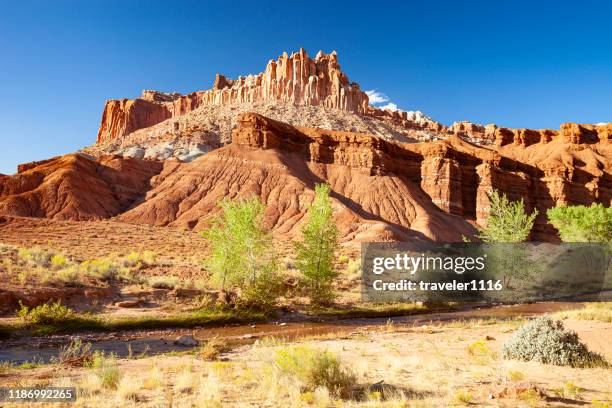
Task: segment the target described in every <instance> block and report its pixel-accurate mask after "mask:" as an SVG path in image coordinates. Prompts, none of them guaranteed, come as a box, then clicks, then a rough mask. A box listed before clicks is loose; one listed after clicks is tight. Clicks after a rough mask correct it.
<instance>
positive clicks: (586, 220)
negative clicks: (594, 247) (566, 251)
mask: <svg viewBox="0 0 612 408" xmlns="http://www.w3.org/2000/svg"><path fill="white" fill-rule="evenodd" d="M546 215H547V216H548V219H549V221H550V223H551V224H552V225H553V226H554V227H555V228H557V229H558V230H559V235H560V236H561V239H562V240H563V241H565V242H612V207H607V208H606V207H605V206H604V205H603V204H593V205H591V206H590V207H586V206H584V205H575V206H559V207H555V208H551V209H549V210H548V211H547V212H546Z"/></svg>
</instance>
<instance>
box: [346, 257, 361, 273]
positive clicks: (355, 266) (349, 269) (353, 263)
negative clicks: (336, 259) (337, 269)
mask: <svg viewBox="0 0 612 408" xmlns="http://www.w3.org/2000/svg"><path fill="white" fill-rule="evenodd" d="M360 271H361V259H351V260H350V261H348V265H347V266H346V274H347V275H349V276H355V275H357V274H359V272H360Z"/></svg>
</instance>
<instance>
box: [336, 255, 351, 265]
mask: <svg viewBox="0 0 612 408" xmlns="http://www.w3.org/2000/svg"><path fill="white" fill-rule="evenodd" d="M349 260H350V258H349V257H348V255H344V254H343V255H340V256H339V257H338V263H340V264H345V263H347V262H348V261H349Z"/></svg>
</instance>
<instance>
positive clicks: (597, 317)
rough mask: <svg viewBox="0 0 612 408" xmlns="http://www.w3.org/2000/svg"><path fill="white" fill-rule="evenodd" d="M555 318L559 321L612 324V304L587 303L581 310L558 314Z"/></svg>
mask: <svg viewBox="0 0 612 408" xmlns="http://www.w3.org/2000/svg"><path fill="white" fill-rule="evenodd" d="M553 317H555V318H557V319H574V320H592V321H599V322H604V323H612V302H592V303H586V304H585V305H584V307H583V308H581V309H576V310H568V311H564V312H558V313H555V314H554V315H553Z"/></svg>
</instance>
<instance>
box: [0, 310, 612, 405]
mask: <svg viewBox="0 0 612 408" xmlns="http://www.w3.org/2000/svg"><path fill="white" fill-rule="evenodd" d="M520 323H521V322H520V321H518V322H517V321H512V322H497V323H495V322H491V321H476V322H471V323H466V322H462V323H457V322H455V323H448V324H432V325H428V326H421V327H415V326H412V325H410V324H392V325H381V326H380V327H379V328H378V329H377V330H373V331H367V332H365V331H364V332H360V331H356V332H352V333H348V334H347V333H338V334H334V333H326V334H324V335H322V336H318V337H314V338H305V339H301V340H300V341H299V343H300V344H301V345H307V346H309V347H314V348H317V349H321V350H327V351H330V352H333V353H334V354H336V355H338V356H339V357H340V358H341V360H342V361H343V362H344V363H345V364H346V365H347V366H349V367H350V369H351V370H352V371H353V372H354V373H356V374H357V377H358V384H359V385H360V386H364V387H367V386H371V385H372V384H380V382H381V381H383V384H386V385H387V387H388V389H389V390H394V393H395V394H393V393H390V395H395V396H392V397H390V399H389V400H387V401H376V398H377V396H376V394H370V395H369V397H366V400H360V401H356V400H350V399H348V400H346V399H345V400H336V401H333V398H332V397H330V396H329V395H327V394H325V392H323V391H320V392H318V394H317V393H316V392H315V393H314V396H313V395H311V394H312V393H311V394H308V393H304V392H300V389H299V387H298V386H297V385H296V383H295V381H292V380H291V379H290V378H284V377H282V376H280V377H279V376H277V375H275V374H274V371H273V370H272V369H271V367H272V366H273V360H274V356H275V355H276V353H277V351H278V350H279V349H283V348H285V347H287V345H286V344H285V343H282V342H280V341H276V340H274V339H261V340H260V341H258V342H256V343H255V344H251V345H245V346H242V347H240V348H238V349H235V350H233V351H231V352H229V353H228V354H225V355H222V356H220V357H219V360H218V361H212V362H210V361H204V360H203V359H202V358H200V357H198V355H197V353H196V354H195V355H191V354H188V355H163V356H155V357H148V358H138V359H120V360H118V362H117V364H118V368H119V371H120V373H121V380H120V382H119V385H118V388H117V389H104V388H103V387H101V386H100V385H99V383H98V382H96V380H95V378H96V377H95V370H93V369H91V368H89V369H88V368H74V369H70V370H66V368H65V367H62V366H58V365H52V366H44V367H39V368H34V369H8V370H6V369H5V370H4V371H3V372H2V374H1V375H0V384H1V385H2V386H12V385H18V384H20V385H34V384H41V385H72V386H78V387H80V390H81V391H80V396H79V399H78V400H77V402H76V404H75V405H74V406H97V407H110V406H138V407H141V406H142V407H161V406H177V407H187V406H209V407H211V406H230V407H244V406H251V407H258V406H267V407H294V406H295V407H298V406H371V407H374V406H396V407H401V406H407V407H408V406H415V407H443V406H490V407H520V406H542V407H543V406H553V407H562V406H563V407H566V406H567V407H571V406H582V405H591V404H593V406H600V407H603V406H609V405H597V404H598V403H599V404H606V403H607V404H610V403H611V401H612V375H610V374H611V371H610V369H607V368H589V369H578V368H569V367H556V366H550V365H544V364H539V363H534V362H518V361H506V360H502V359H501V358H500V357H499V353H500V350H501V346H502V343H503V342H504V340H505V339H507V338H508V337H509V336H510V335H511V334H512V332H513V331H514V330H516V328H517V327H518V325H519V324H520ZM566 325H567V327H568V328H572V329H574V330H577V332H578V333H579V335H580V338H581V340H583V341H584V342H585V343H586V344H587V345H588V346H589V347H590V348H591V349H593V350H596V351H598V352H600V353H602V354H604V355H605V356H606V358H607V359H608V360H611V359H612V343H611V342H607V341H605V339H609V338H610V335H611V334H612V324H610V323H600V322H584V321H571V320H567V321H566ZM476 342H480V343H481V344H482V343H484V344H485V346H483V347H480V350H481V352H479V353H476V354H474V353H470V351H469V350H470V345H473V344H474V343H476ZM134 374H137V375H136V376H135V375H134ZM529 390H537V391H529ZM400 395H403V396H400ZM368 398H369V400H368ZM15 406H24V405H15Z"/></svg>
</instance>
